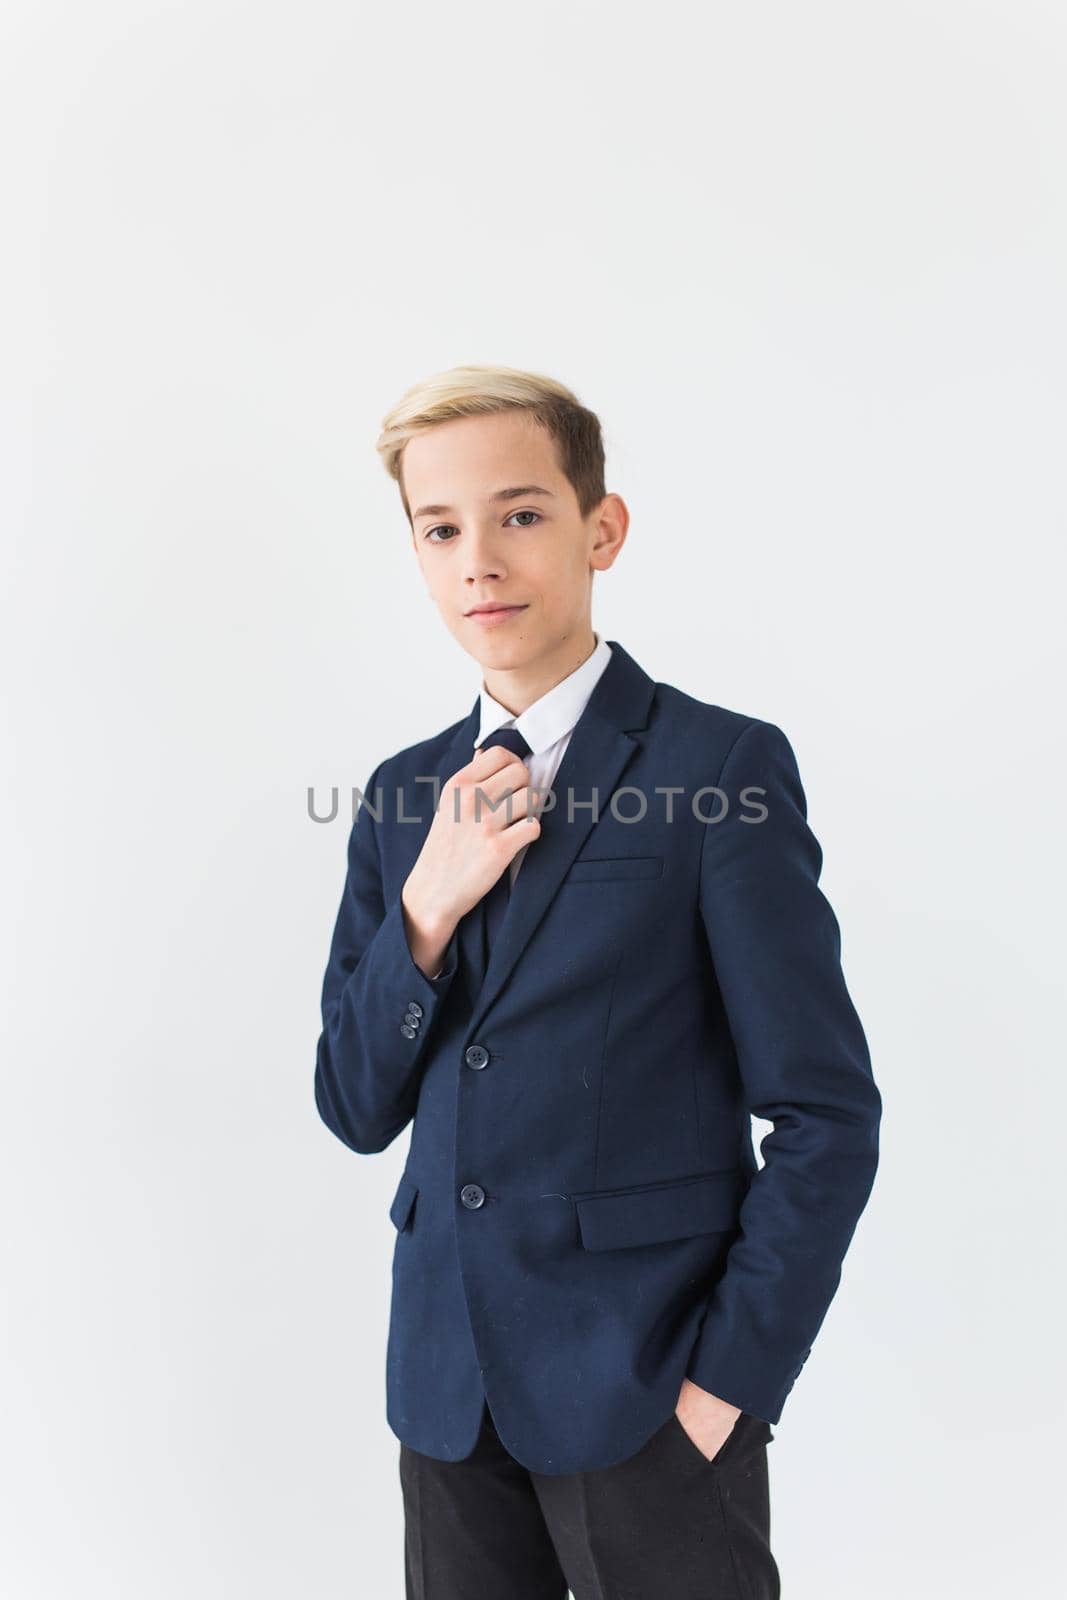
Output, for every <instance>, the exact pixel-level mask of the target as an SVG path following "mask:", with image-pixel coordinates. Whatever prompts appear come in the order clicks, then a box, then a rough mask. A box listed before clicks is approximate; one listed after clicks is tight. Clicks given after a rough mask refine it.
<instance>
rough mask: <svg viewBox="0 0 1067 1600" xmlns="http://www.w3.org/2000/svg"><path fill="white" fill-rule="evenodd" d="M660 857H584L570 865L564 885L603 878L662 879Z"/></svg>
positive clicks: (661, 858)
mask: <svg viewBox="0 0 1067 1600" xmlns="http://www.w3.org/2000/svg"><path fill="white" fill-rule="evenodd" d="M662 876H663V857H662V856H586V857H585V858H584V859H581V860H578V861H575V862H573V863H572V864H571V868H570V871H569V872H566V873H564V876H563V882H564V883H589V882H591V881H593V880H599V879H604V878H662Z"/></svg>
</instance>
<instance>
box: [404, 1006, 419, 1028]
mask: <svg viewBox="0 0 1067 1600" xmlns="http://www.w3.org/2000/svg"><path fill="white" fill-rule="evenodd" d="M404 1021H405V1022H406V1023H407V1025H408V1027H409V1028H417V1027H418V1026H419V1019H418V1017H417V1016H416V1015H415V1013H414V1011H412V1010H410V1008H409V1009H408V1010H407V1011H405V1012H404Z"/></svg>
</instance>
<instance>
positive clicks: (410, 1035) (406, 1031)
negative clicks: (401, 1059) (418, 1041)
mask: <svg viewBox="0 0 1067 1600" xmlns="http://www.w3.org/2000/svg"><path fill="white" fill-rule="evenodd" d="M400 1031H401V1033H402V1034H403V1035H404V1038H405V1039H414V1038H415V1037H416V1035H415V1029H414V1028H413V1027H412V1026H411V1023H410V1022H402V1023H401V1024H400Z"/></svg>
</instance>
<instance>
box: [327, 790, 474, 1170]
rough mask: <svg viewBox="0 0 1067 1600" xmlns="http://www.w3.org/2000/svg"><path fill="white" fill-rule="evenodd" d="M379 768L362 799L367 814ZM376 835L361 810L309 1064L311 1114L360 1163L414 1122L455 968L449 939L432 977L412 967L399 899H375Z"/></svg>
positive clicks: (378, 888)
mask: <svg viewBox="0 0 1067 1600" xmlns="http://www.w3.org/2000/svg"><path fill="white" fill-rule="evenodd" d="M381 767H382V763H379V765H378V766H377V767H376V768H375V769H374V771H373V773H372V774H371V776H370V779H369V780H368V783H367V787H366V789H365V790H364V791H363V792H364V794H365V795H366V796H367V797H368V799H370V800H371V803H372V805H373V806H374V809H375V810H378V809H380V808H379V805H378V801H377V799H376V798H375V797H376V793H377V786H378V777H379V773H380V772H381ZM384 814H385V813H384V811H383V812H382V815H383V817H384ZM378 827H379V823H377V822H375V820H374V817H373V815H372V812H371V810H370V809H369V808H368V806H367V805H365V804H362V803H361V804H360V806H359V809H358V811H357V812H356V817H355V820H354V822H353V824H352V831H351V833H350V835H349V839H348V871H347V874H346V878H345V886H344V892H343V894H342V896H341V905H340V908H339V910H338V913H337V919H336V923H335V926H334V931H333V939H332V942H331V946H330V955H329V960H328V963H327V966H326V975H325V978H324V980H323V985H322V1032H321V1034H320V1035H319V1041H318V1047H317V1051H316V1061H315V1104H316V1106H317V1108H318V1112H319V1115H320V1116H321V1118H322V1120H323V1122H325V1124H326V1126H327V1127H328V1128H329V1129H330V1130H331V1132H333V1133H335V1134H336V1135H337V1137H338V1138H339V1139H340V1140H342V1142H343V1143H344V1144H346V1145H348V1146H349V1148H350V1149H352V1150H356V1151H358V1152H359V1153H360V1154H361V1155H370V1154H373V1153H375V1152H377V1151H379V1150H384V1149H385V1148H386V1146H387V1145H389V1144H390V1143H391V1142H392V1141H393V1140H394V1139H395V1138H396V1136H397V1134H398V1133H400V1132H401V1131H402V1130H403V1129H404V1128H405V1127H406V1126H407V1124H408V1123H409V1122H410V1121H411V1119H412V1117H413V1116H414V1114H415V1106H416V1104H417V1101H418V1093H419V1084H420V1081H421V1075H422V1069H423V1066H424V1064H425V1053H426V1042H427V1040H428V1038H429V1037H430V1034H431V1033H432V1031H433V1024H434V1019H435V1016H436V1014H437V1012H438V1010H439V1009H440V1006H441V1004H442V1002H443V1000H444V998H445V995H446V994H447V992H448V988H449V985H450V984H451V981H452V979H453V977H454V976H455V973H456V970H457V967H458V964H459V957H458V940H457V935H456V934H455V933H454V934H453V936H452V939H451V940H450V941H449V945H448V948H447V950H446V952H445V957H444V965H443V967H442V969H441V971H440V972H439V973H438V975H437V977H436V978H428V977H427V976H426V974H425V973H424V972H423V971H422V969H421V968H420V967H418V966H417V965H416V963H415V960H414V958H413V956H412V954H411V948H410V946H409V944H408V938H407V932H406V929H405V926H404V908H403V906H402V904H401V899H400V893H401V891H400V890H399V889H398V890H397V892H396V894H394V895H393V897H392V899H391V900H390V901H389V902H388V904H387V903H386V901H385V898H384V895H383V889H382V870H381V856H380V847H379V841H378V834H377V829H378ZM412 1001H414V1002H415V1003H416V1005H417V1006H418V1007H420V1008H421V1014H420V1013H419V1012H415V1013H413V1015H414V1016H415V1017H416V1022H415V1023H414V1024H413V1023H411V1022H409V1021H406V1020H405V1019H406V1017H407V1016H408V1013H409V1007H410V1005H411V1002H412Z"/></svg>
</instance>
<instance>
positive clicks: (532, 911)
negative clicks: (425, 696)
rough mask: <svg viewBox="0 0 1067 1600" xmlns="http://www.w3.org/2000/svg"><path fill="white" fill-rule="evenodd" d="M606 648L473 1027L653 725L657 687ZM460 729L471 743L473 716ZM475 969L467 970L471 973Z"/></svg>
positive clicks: (463, 930)
mask: <svg viewBox="0 0 1067 1600" xmlns="http://www.w3.org/2000/svg"><path fill="white" fill-rule="evenodd" d="M608 644H609V645H610V646H611V652H612V654H611V660H610V661H609V662H608V664H607V666H606V667H605V668H604V671H603V672H602V673H601V675H600V677H599V678H598V679H597V681H596V684H595V685H594V687H593V692H592V694H591V695H590V696H589V699H588V701H587V702H586V705H585V709H584V710H583V712H582V714H581V716H580V717H579V719H578V721H577V723H576V724H575V726H574V729H573V731H572V733H571V737H570V742H569V743H568V745H567V748H566V750H565V751H564V753H563V760H562V761H561V762H560V765H559V771H558V772H557V773H556V776H555V778H554V779H553V781H552V792H553V793H554V795H555V796H556V804H555V806H554V807H553V808H552V809H551V810H545V811H543V812H542V814H541V832H540V834H539V835H538V837H537V838H536V839H534V840H533V841H532V842H531V843H530V846H529V848H528V849H527V851H526V854H525V856H524V858H523V862H522V866H521V867H520V868H519V872H518V876H517V877H516V879H515V882H514V884H513V886H512V890H511V896H510V899H509V901H508V908H507V911H506V912H505V915H504V920H503V922H502V923H501V926H500V930H499V932H498V934H497V937H496V939H495V941H494V944H493V948H492V950H491V951H490V952H489V965H488V967H487V969H486V973H485V977H484V979H483V981H482V984H481V987H480V989H479V991H478V993H477V995H472V996H471V1004H472V1008H473V1011H472V1016H471V1019H470V1026H471V1028H474V1029H476V1028H477V1027H478V1026H479V1024H480V1023H481V1020H482V1018H483V1016H484V1015H485V1013H486V1011H487V1010H488V1008H489V1007H490V1006H491V1005H492V1003H493V1001H494V1000H495V999H496V997H497V995H498V994H499V993H500V991H501V989H502V988H503V986H504V984H505V983H506V982H507V980H508V978H509V977H510V975H511V972H512V971H513V969H514V967H515V963H516V962H517V961H518V959H519V957H520V956H521V955H522V952H523V950H524V949H525V948H526V946H527V944H528V943H529V941H530V939H531V937H532V936H533V933H534V930H535V929H536V927H537V925H538V923H539V922H540V921H541V918H542V917H543V916H544V914H545V912H546V911H547V910H548V907H549V905H550V904H551V902H552V899H553V897H554V896H555V894H556V893H557V891H558V889H559V886H560V884H561V883H562V881H563V878H564V876H565V875H566V872H567V870H568V868H569V867H570V865H571V863H572V862H573V860H574V858H575V856H576V855H577V853H578V851H579V850H580V849H581V847H582V845H583V843H584V842H585V840H586V839H587V838H588V836H589V832H590V830H591V829H592V828H593V826H594V823H595V820H596V817H595V816H594V812H593V807H592V806H591V805H590V804H589V803H588V802H590V801H591V802H593V803H594V804H595V807H596V814H597V815H599V814H601V813H602V812H603V811H605V810H606V809H607V807H608V804H609V802H610V800H611V795H612V791H613V790H614V789H615V787H616V785H617V784H618V781H619V778H620V777H621V775H622V773H623V769H624V768H625V767H626V764H627V763H628V762H629V760H630V759H631V757H632V756H633V754H634V752H635V751H636V750H639V749H640V748H641V741H640V739H638V738H635V737H634V735H635V734H637V733H639V732H640V731H641V730H642V729H643V728H645V727H647V725H648V715H649V709H650V707H651V704H652V698H653V695H654V693H655V687H656V686H655V683H654V681H653V680H652V678H650V677H649V675H648V673H646V672H645V671H644V670H643V669H642V668H641V667H640V666H638V664H637V662H636V661H635V660H634V659H633V657H632V656H631V655H629V654H628V652H627V651H625V650H624V649H623V647H622V646H621V645H620V644H619V643H618V642H617V641H616V640H615V639H609V640H608ZM476 710H477V708H476ZM463 732H464V734H465V736H466V738H467V741H468V746H469V745H470V744H472V743H473V739H474V733H475V729H474V728H473V727H472V726H471V719H470V718H468V721H467V723H465V724H464V729H463ZM472 754H473V751H472V750H471V749H470V748H468V750H467V755H466V757H465V759H466V760H469V759H470V758H471V756H472ZM449 759H451V756H450V757H449ZM463 764H464V762H463V761H462V760H457V761H455V763H454V765H451V766H450V768H449V772H448V774H447V775H448V776H451V774H452V773H454V772H455V771H457V770H458V768H459V767H460V766H462V765H463ZM568 795H570V796H571V797H572V803H573V805H574V807H575V814H574V819H573V820H572V821H568V816H567V812H568V804H567V802H568ZM582 802H586V804H585V805H583V804H582ZM474 923H475V919H474V918H471V917H469V916H468V917H464V918H463V919H462V920H461V922H460V927H459V934H460V940H459V942H460V947H461V949H462V950H463V953H464V961H465V962H469V960H470V958H471V955H472V954H473V952H472V950H471V943H470V941H471V937H472V934H473V931H474ZM471 970H472V969H471V966H470V965H467V967H466V971H467V972H468V973H469V972H470V971H471ZM457 976H458V974H457Z"/></svg>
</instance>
